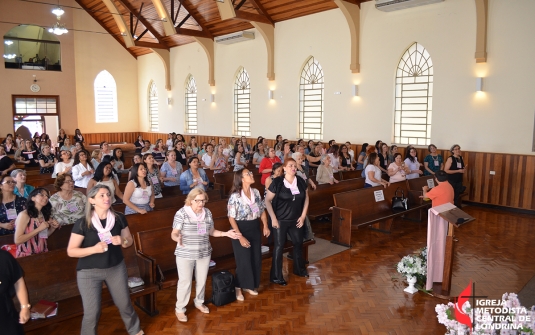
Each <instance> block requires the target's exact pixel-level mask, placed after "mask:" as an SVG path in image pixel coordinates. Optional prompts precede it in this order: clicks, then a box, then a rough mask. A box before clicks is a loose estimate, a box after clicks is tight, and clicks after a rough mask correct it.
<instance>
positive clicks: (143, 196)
mask: <svg viewBox="0 0 535 335" xmlns="http://www.w3.org/2000/svg"><path fill="white" fill-rule="evenodd" d="M141 197H142V198H143V200H147V199H149V192H147V191H143V193H142V194H141Z"/></svg>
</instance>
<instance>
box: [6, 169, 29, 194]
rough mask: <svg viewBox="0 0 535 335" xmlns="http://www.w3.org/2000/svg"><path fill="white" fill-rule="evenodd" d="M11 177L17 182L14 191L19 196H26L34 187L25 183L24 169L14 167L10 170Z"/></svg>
mask: <svg viewBox="0 0 535 335" xmlns="http://www.w3.org/2000/svg"><path fill="white" fill-rule="evenodd" d="M11 178H13V180H14V181H15V182H16V183H17V185H15V191H14V193H15V194H16V195H18V196H20V197H23V198H28V196H29V195H30V193H31V192H32V191H33V190H34V188H35V187H33V186H32V185H28V184H26V170H22V169H16V170H13V171H11Z"/></svg>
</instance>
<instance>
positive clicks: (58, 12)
mask: <svg viewBox="0 0 535 335" xmlns="http://www.w3.org/2000/svg"><path fill="white" fill-rule="evenodd" d="M64 13H65V11H64V10H63V9H61V7H60V6H58V7H56V8H54V9H52V14H54V15H56V17H57V18H58V20H59V19H61V15H63V14H64Z"/></svg>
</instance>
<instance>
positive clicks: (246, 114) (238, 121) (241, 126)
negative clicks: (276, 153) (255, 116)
mask: <svg viewBox="0 0 535 335" xmlns="http://www.w3.org/2000/svg"><path fill="white" fill-rule="evenodd" d="M234 135H238V136H251V81H250V80H249V74H248V73H247V71H245V68H243V67H242V68H240V70H239V71H238V74H237V75H236V80H235V81H234Z"/></svg>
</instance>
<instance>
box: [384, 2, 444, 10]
mask: <svg viewBox="0 0 535 335" xmlns="http://www.w3.org/2000/svg"><path fill="white" fill-rule="evenodd" d="M443 1H444V0H375V8H377V9H378V10H380V11H383V12H392V11H395V10H401V9H407V8H412V7H418V6H425V5H430V4H433V3H438V2H443Z"/></svg>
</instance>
